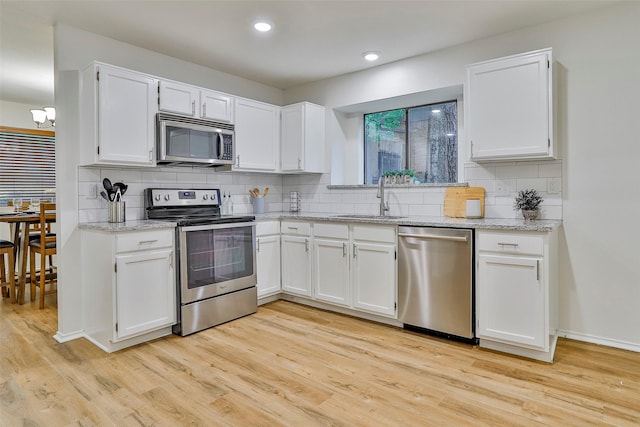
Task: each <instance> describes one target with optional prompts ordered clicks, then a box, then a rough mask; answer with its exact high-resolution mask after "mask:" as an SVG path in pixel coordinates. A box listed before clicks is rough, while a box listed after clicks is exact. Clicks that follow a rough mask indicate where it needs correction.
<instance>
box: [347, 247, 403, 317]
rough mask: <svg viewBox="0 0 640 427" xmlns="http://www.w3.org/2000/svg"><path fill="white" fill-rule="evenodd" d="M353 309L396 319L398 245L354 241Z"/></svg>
mask: <svg viewBox="0 0 640 427" xmlns="http://www.w3.org/2000/svg"><path fill="white" fill-rule="evenodd" d="M353 252H354V254H353V264H352V267H351V269H352V271H353V275H352V283H353V285H352V288H353V306H354V307H355V308H359V309H361V310H366V311H370V312H373V313H378V314H384V315H387V316H394V317H395V316H396V306H397V304H396V301H397V298H396V245H395V244H392V243H365V242H354V244H353Z"/></svg>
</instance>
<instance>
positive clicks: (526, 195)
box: [513, 189, 544, 211]
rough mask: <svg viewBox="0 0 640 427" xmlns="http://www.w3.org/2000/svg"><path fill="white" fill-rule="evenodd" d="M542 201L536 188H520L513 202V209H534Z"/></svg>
mask: <svg viewBox="0 0 640 427" xmlns="http://www.w3.org/2000/svg"><path fill="white" fill-rule="evenodd" d="M543 201H544V199H543V198H542V196H540V195H539V194H538V191H537V190H534V189H530V190H520V191H519V192H518V196H517V197H516V200H515V202H514V203H513V209H514V210H516V211H519V210H523V211H535V210H536V209H538V207H539V206H540V204H541V203H542V202H543Z"/></svg>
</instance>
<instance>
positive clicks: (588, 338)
mask: <svg viewBox="0 0 640 427" xmlns="http://www.w3.org/2000/svg"><path fill="white" fill-rule="evenodd" d="M558 335H559V336H561V337H563V338H569V339H572V340H576V341H584V342H588V343H591V344H599V345H604V346H607V347H614V348H619V349H622V350H630V351H635V352H636V353H640V344H636V343H632V342H628V341H621V340H614V339H611V338H603V337H599V336H596V335H590V334H582V333H579V332H572V331H565V330H563V329H558Z"/></svg>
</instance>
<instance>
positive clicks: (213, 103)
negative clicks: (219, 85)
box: [200, 90, 233, 123]
mask: <svg viewBox="0 0 640 427" xmlns="http://www.w3.org/2000/svg"><path fill="white" fill-rule="evenodd" d="M200 117H201V118H203V119H209V120H215V121H218V122H227V123H233V98H231V96H229V95H226V94H224V93H220V92H215V91H212V90H202V91H200Z"/></svg>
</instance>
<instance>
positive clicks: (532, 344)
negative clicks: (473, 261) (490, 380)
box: [476, 230, 557, 362]
mask: <svg viewBox="0 0 640 427" xmlns="http://www.w3.org/2000/svg"><path fill="white" fill-rule="evenodd" d="M556 234H557V232H550V233H537V232H535V233H534V232H509V231H485V230H479V231H477V236H476V242H477V270H476V317H477V319H478V328H477V335H478V338H480V346H481V347H488V348H492V349H495V350H501V351H506V352H509V353H514V354H518V355H521V356H525V357H531V358H534V359H538V360H544V361H548V362H551V361H553V354H554V351H555V345H556V340H557V298H556V288H557V283H556V270H557V268H556V263H555V251H556V239H557V237H556Z"/></svg>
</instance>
